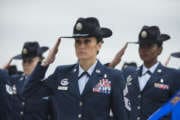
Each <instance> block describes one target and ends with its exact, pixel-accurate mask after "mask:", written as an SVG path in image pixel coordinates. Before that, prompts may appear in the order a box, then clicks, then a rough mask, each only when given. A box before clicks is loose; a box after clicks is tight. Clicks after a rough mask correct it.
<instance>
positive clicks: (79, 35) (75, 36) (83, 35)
mask: <svg viewBox="0 0 180 120" xmlns="http://www.w3.org/2000/svg"><path fill="white" fill-rule="evenodd" d="M79 37H89V34H73V35H72V36H61V37H60V38H79Z"/></svg>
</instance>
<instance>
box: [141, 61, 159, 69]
mask: <svg viewBox="0 0 180 120" xmlns="http://www.w3.org/2000/svg"><path fill="white" fill-rule="evenodd" d="M156 63H157V60H153V61H150V62H148V61H144V66H146V67H147V68H150V67H152V66H153V65H154V64H156Z"/></svg>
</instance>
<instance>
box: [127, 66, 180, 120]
mask: <svg viewBox="0 0 180 120" xmlns="http://www.w3.org/2000/svg"><path fill="white" fill-rule="evenodd" d="M141 69H142V66H141V67H140V68H139V69H137V70H132V69H126V70H124V72H123V74H124V76H125V79H126V82H127V83H126V84H127V88H128V94H127V96H128V97H129V99H130V103H131V110H130V112H129V119H130V120H136V119H137V120H146V119H147V118H148V117H149V116H150V115H151V114H152V113H153V112H154V111H156V110H157V109H158V108H160V107H161V106H162V105H163V104H164V103H165V102H167V101H168V100H169V99H170V98H171V97H172V95H173V94H175V93H176V91H177V90H178V89H179V88H180V72H179V71H177V70H175V69H171V68H167V67H164V66H163V65H161V64H159V65H158V67H157V68H156V70H155V72H154V73H153V74H152V75H151V77H150V79H149V80H148V82H147V84H146V85H145V87H144V89H143V90H142V91H140V89H139V83H138V76H140V75H141Z"/></svg>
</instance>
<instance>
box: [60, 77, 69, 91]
mask: <svg viewBox="0 0 180 120" xmlns="http://www.w3.org/2000/svg"><path fill="white" fill-rule="evenodd" d="M68 84H69V81H68V79H67V78H64V79H62V80H61V82H60V85H59V86H58V88H57V89H58V90H68Z"/></svg>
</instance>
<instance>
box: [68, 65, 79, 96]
mask: <svg viewBox="0 0 180 120" xmlns="http://www.w3.org/2000/svg"><path fill="white" fill-rule="evenodd" d="M78 71H79V70H78V64H76V65H75V67H74V68H73V70H72V71H71V72H70V74H69V75H68V76H69V77H68V78H69V80H70V84H69V92H70V93H71V94H73V95H74V96H78V97H80V93H79V86H78Z"/></svg>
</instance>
